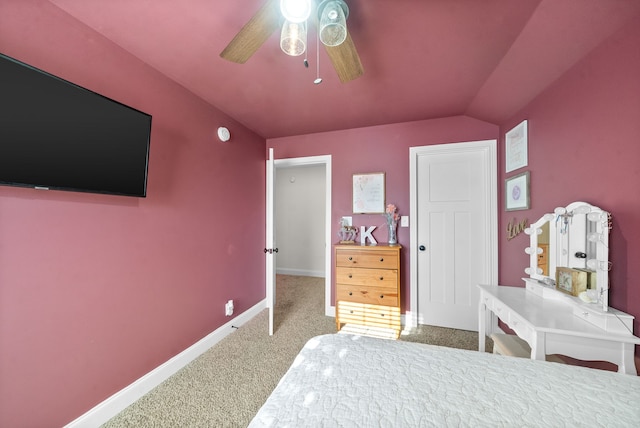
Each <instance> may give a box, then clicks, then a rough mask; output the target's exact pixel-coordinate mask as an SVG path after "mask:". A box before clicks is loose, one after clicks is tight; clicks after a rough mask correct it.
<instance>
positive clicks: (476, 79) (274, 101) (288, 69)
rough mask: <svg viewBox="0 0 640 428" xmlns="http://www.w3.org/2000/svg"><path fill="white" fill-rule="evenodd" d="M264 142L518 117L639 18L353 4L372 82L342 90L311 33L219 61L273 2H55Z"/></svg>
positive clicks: (520, 3) (524, 6) (609, 12)
mask: <svg viewBox="0 0 640 428" xmlns="http://www.w3.org/2000/svg"><path fill="white" fill-rule="evenodd" d="M50 1H51V3H53V4H55V5H57V6H58V7H59V8H60V9H62V10H63V11H65V12H67V13H68V14H70V15H71V16H73V17H75V18H76V19H78V20H79V21H81V22H83V23H84V24H86V25H87V26H89V27H91V28H93V29H94V30H95V31H97V32H99V33H101V34H102V35H103V36H105V37H106V38H108V39H110V40H111V41H113V42H114V43H115V44H117V45H119V46H121V47H122V48H124V49H125V50H127V51H128V52H130V53H131V54H133V55H135V56H136V57H138V58H140V59H141V60H143V61H145V62H146V63H147V64H149V65H150V66H152V67H154V68H155V69H157V70H158V71H160V72H161V73H163V74H164V75H166V76H167V77H169V78H171V79H173V80H175V81H176V82H178V83H179V84H180V85H182V86H183V87H185V88H187V89H188V90H190V91H191V92H193V93H194V94H197V95H198V96H199V97H201V98H202V99H204V100H206V101H207V102H209V103H210V104H212V105H213V106H215V107H217V108H219V109H220V110H222V111H224V112H225V113H227V114H229V115H230V116H232V117H234V118H235V119H237V120H238V121H239V122H241V123H243V124H244V125H246V126H247V127H248V128H250V129H252V130H254V131H255V132H256V133H258V134H259V135H261V136H263V137H265V138H274V137H282V136H288V135H301V134H308V133H314V132H322V131H330V130H337V129H347V128H356V127H363V126H372V125H379V124H386V123H395V122H405V121H412V120H421V119H429V118H435V117H445V116H452V115H460V114H466V115H469V116H472V117H475V118H478V119H482V120H486V121H489V122H493V123H500V122H501V121H503V120H505V119H507V118H509V117H510V116H511V115H513V114H514V113H515V112H516V111H517V110H518V109H519V108H520V107H523V106H524V105H525V104H526V103H528V102H529V101H531V99H533V97H535V96H536V95H537V94H538V93H540V91H542V90H543V89H544V88H545V87H547V86H548V85H549V84H550V83H552V82H553V81H554V80H555V79H556V78H558V77H559V76H560V75H561V74H562V73H563V72H564V71H566V70H567V69H568V68H569V67H571V66H572V65H573V64H575V63H576V62H577V61H579V60H580V58H582V57H583V56H584V55H586V54H587V53H588V52H589V51H590V50H592V49H593V48H595V47H596V46H597V45H598V44H600V43H601V42H602V41H603V40H604V39H605V38H606V37H608V36H609V35H611V34H612V33H613V32H614V31H615V30H617V29H618V28H620V27H621V26H623V25H624V24H625V23H626V22H628V20H629V19H630V18H631V17H633V16H635V15H637V14H639V13H640V1H630V0H589V1H585V0H517V1H514V0H482V1H478V0H346V1H347V3H348V5H349V8H350V11H351V12H350V16H349V19H348V21H347V25H348V29H349V32H350V34H351V37H352V38H353V40H354V43H355V45H356V47H357V49H358V53H359V55H360V58H361V61H362V64H363V67H364V70H365V74H364V76H362V77H360V78H359V79H357V80H354V81H351V82H348V83H340V81H339V80H338V78H337V76H336V74H335V72H334V71H333V69H332V67H331V63H330V62H329V59H328V57H327V56H326V54H325V52H324V50H322V48H321V51H320V62H319V63H320V76H321V77H322V78H323V82H322V83H321V84H320V85H314V84H313V80H314V79H315V77H316V65H317V62H316V54H317V51H316V43H315V30H314V29H313V28H311V29H310V31H309V43H308V46H309V49H308V53H307V59H308V61H309V64H310V66H309V68H305V67H304V65H303V59H304V57H303V56H302V57H289V56H287V55H285V54H284V53H282V52H281V51H280V48H279V33H278V32H275V33H274V34H273V35H272V36H271V38H270V39H269V40H268V41H267V42H266V43H265V44H264V45H263V46H262V47H261V48H260V49H259V50H258V52H257V53H256V54H255V55H254V56H253V57H251V58H250V59H249V61H247V63H245V64H234V63H231V62H228V61H226V60H223V59H222V58H220V57H219V53H220V52H221V51H222V49H224V47H225V46H226V45H227V43H229V41H231V39H232V38H233V36H234V35H235V34H236V32H237V31H238V30H240V28H241V27H242V26H243V25H244V24H245V23H246V21H248V20H249V18H250V17H251V16H252V15H253V13H254V12H255V11H256V10H257V9H258V8H259V7H260V5H261V4H262V2H263V1H264V0H242V1H238V0H227V1H222V0H189V1H176V0H91V1H80V0H50Z"/></svg>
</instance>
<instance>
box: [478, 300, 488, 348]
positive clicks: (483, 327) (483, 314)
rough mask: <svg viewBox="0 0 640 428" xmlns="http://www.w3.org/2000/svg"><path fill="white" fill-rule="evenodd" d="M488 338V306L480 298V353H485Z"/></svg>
mask: <svg viewBox="0 0 640 428" xmlns="http://www.w3.org/2000/svg"><path fill="white" fill-rule="evenodd" d="M486 337H487V305H485V304H484V303H483V299H482V296H480V305H479V307H478V351H480V352H484V350H485V340H486Z"/></svg>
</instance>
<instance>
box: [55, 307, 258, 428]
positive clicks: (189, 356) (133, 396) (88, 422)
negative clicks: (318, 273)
mask: <svg viewBox="0 0 640 428" xmlns="http://www.w3.org/2000/svg"><path fill="white" fill-rule="evenodd" d="M265 308H266V300H263V301H261V302H258V303H257V304H256V305H254V306H253V307H252V308H250V309H248V310H247V311H245V312H243V313H242V314H240V315H238V316H236V317H235V318H232V319H231V320H230V321H229V322H227V323H226V324H224V325H222V326H220V327H219V328H217V329H216V330H215V331H213V332H212V333H210V334H208V335H207V336H205V337H204V338H202V339H200V340H199V341H198V342H196V343H194V344H193V345H191V346H190V347H188V348H187V349H185V350H184V351H182V352H181V353H179V354H178V355H176V356H175V357H173V358H171V359H170V360H168V361H166V362H165V363H163V364H161V365H160V366H158V367H156V368H155V369H153V370H152V371H150V372H149V373H147V374H146V375H144V376H142V377H141V378H140V379H138V380H136V381H135V382H133V383H132V384H131V385H129V386H127V387H125V388H124V389H122V390H120V391H118V392H116V393H115V394H113V395H112V396H111V397H109V398H107V399H106V400H104V401H103V402H102V403H100V404H98V405H97V406H95V407H94V408H93V409H91V410H89V411H88V412H87V413H85V414H83V415H82V416H80V417H79V418H77V419H75V420H74V421H72V422H70V423H69V424H67V425H65V428H84V427H89V426H90V427H97V426H100V425H102V424H104V423H106V422H107V421H108V420H109V419H111V418H113V417H114V416H116V415H117V414H118V413H120V412H122V411H123V410H124V409H126V408H127V407H128V406H130V405H131V404H133V403H134V402H136V401H137V400H138V399H140V397H142V396H143V395H145V394H147V393H148V392H149V391H151V390H152V389H153V388H155V387H156V386H158V385H160V384H161V383H162V382H164V381H165V380H166V379H168V378H169V377H170V376H172V375H173V374H175V373H176V372H177V371H178V370H180V369H181V368H183V367H184V366H186V365H187V364H189V363H190V362H191V361H193V360H195V359H196V358H197V357H199V356H200V355H201V354H203V353H204V352H206V351H207V350H208V349H209V348H211V347H212V346H213V345H215V344H216V343H218V342H219V341H221V340H222V339H224V338H225V337H226V336H228V335H229V334H231V333H233V332H234V331H235V329H234V328H233V327H240V326H242V325H243V324H245V323H246V322H247V321H249V320H250V319H251V318H253V317H255V316H256V315H257V314H258V313H260V311H262V310H263V309H265ZM232 326H233V327H232ZM265 334H267V331H265Z"/></svg>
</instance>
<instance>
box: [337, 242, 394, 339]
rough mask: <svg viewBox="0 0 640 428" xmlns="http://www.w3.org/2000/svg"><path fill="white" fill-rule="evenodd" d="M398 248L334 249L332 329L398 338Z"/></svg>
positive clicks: (350, 246)
mask: <svg viewBox="0 0 640 428" xmlns="http://www.w3.org/2000/svg"><path fill="white" fill-rule="evenodd" d="M401 248H402V247H401V246H400V245H387V244H377V245H361V244H341V245H336V246H335V263H336V325H337V328H338V331H339V330H340V329H341V328H342V325H343V324H349V325H350V326H361V327H363V328H365V329H366V328H373V329H379V330H383V331H384V330H389V331H390V332H392V333H393V335H394V336H393V337H394V338H397V337H398V335H399V334H400V329H401V325H400V249H401Z"/></svg>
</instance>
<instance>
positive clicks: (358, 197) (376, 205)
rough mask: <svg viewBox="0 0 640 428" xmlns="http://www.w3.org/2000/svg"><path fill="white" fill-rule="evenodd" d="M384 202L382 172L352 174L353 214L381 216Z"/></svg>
mask: <svg viewBox="0 0 640 428" xmlns="http://www.w3.org/2000/svg"><path fill="white" fill-rule="evenodd" d="M384 202H385V175H384V172H374V173H369V174H353V213H354V214H382V213H384V208H385V207H384Z"/></svg>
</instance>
